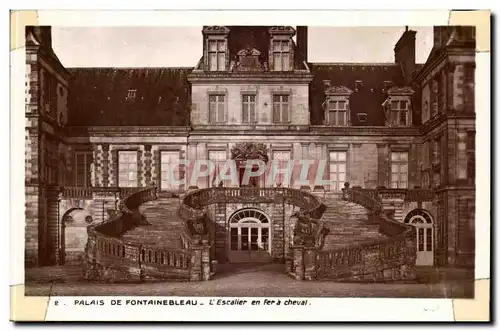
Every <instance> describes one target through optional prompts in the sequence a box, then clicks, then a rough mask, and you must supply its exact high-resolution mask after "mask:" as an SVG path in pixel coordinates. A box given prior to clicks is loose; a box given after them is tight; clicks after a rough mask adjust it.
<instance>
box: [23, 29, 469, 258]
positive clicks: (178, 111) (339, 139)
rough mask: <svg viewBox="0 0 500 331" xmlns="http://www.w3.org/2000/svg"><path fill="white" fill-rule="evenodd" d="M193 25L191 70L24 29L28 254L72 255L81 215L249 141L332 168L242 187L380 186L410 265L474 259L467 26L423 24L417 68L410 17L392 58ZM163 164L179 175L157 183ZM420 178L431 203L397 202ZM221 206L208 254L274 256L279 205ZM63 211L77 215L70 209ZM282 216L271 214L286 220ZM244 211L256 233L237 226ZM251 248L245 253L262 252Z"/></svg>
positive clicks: (101, 215)
mask: <svg viewBox="0 0 500 331" xmlns="http://www.w3.org/2000/svg"><path fill="white" fill-rule="evenodd" d="M200 33H202V34H203V53H202V54H200V60H199V61H198V63H196V64H194V67H191V68H65V67H64V66H63V65H62V64H61V62H60V61H59V60H58V58H57V55H56V54H55V53H54V51H53V49H52V46H51V28H50V27H27V29H26V87H25V88H26V127H25V132H26V145H25V146H26V154H25V156H26V160H25V169H26V181H25V185H26V245H25V247H26V254H25V263H26V265H27V266H37V265H53V264H62V263H69V262H70V261H72V260H74V259H77V256H78V254H81V253H83V252H84V249H85V244H86V240H87V237H86V227H87V226H88V225H89V224H95V223H99V222H102V221H104V220H106V219H107V218H108V217H109V215H112V214H113V213H114V211H115V210H116V209H117V208H118V207H117V206H118V204H119V200H120V197H121V196H120V194H121V193H120V192H125V191H127V189H132V188H138V187H148V186H151V185H154V186H156V187H157V188H158V190H159V192H160V195H161V194H162V192H173V193H176V194H179V195H180V196H181V197H182V196H183V195H184V194H185V193H186V192H190V191H192V190H197V189H203V188H209V187H212V186H214V185H219V184H220V183H214V180H213V176H214V173H212V174H210V176H208V177H206V178H200V179H199V180H197V181H196V182H195V183H193V182H192V181H190V176H191V171H190V170H189V169H186V168H182V167H177V166H176V165H177V164H178V163H179V162H180V160H189V161H193V160H201V159H207V160H212V161H214V162H215V163H217V162H222V161H224V160H227V159H231V158H235V155H236V156H238V155H239V156H241V157H242V158H244V153H245V151H246V150H247V149H248V150H250V152H252V153H257V154H259V155H265V158H266V159H268V160H282V161H289V160H303V159H308V160H324V161H325V162H326V164H327V173H328V175H327V176H328V178H329V180H330V185H326V186H324V185H315V183H314V182H313V181H311V182H310V185H304V183H298V182H296V181H293V180H287V179H286V177H278V178H279V179H278V180H277V181H276V182H274V183H268V182H267V183H266V182H265V181H263V180H261V179H259V180H257V181H255V182H253V184H252V185H253V186H257V187H270V188H272V187H285V188H286V187H289V188H295V189H300V190H303V191H307V192H310V193H313V194H315V195H317V196H318V197H320V198H322V199H325V200H328V199H335V197H336V196H337V195H340V194H341V192H342V188H344V186H345V185H346V183H349V185H350V187H357V186H359V187H361V188H363V189H373V190H376V191H377V192H378V195H379V196H380V198H381V202H382V205H383V208H384V212H386V213H387V215H391V217H392V218H393V219H395V220H397V221H399V222H402V223H406V224H411V225H414V226H415V227H416V228H417V231H416V232H415V236H416V238H415V240H416V250H417V264H424V265H436V266H442V265H455V266H473V265H474V242H475V236H474V233H475V231H474V221H475V219H474V210H475V109H474V71H475V31H474V28H472V27H452V26H446V27H434V47H433V48H432V51H431V53H430V55H429V57H428V59H427V61H426V62H425V63H423V64H420V63H416V62H415V34H416V32H415V31H412V30H408V28H407V29H406V30H405V31H404V32H403V34H402V36H401V38H400V39H399V41H398V42H397V43H396V45H395V47H394V62H393V63H311V62H310V61H308V40H307V37H308V31H307V27H305V26H298V27H296V29H294V28H292V27H287V26H276V27H275V26H205V27H203V28H202V31H200ZM353 42H354V43H355V42H356V41H355V40H353ZM171 169H175V170H173V171H174V172H175V173H176V178H180V179H181V183H180V184H179V183H177V182H172V181H171V180H169V178H170V177H169V176H168V175H167V174H168V172H169V171H170V170H171ZM221 185H223V186H224V187H231V186H234V183H229V182H224V183H222V184H221ZM236 186H237V185H236ZM419 189H420V190H421V189H427V190H430V191H432V192H433V197H432V199H429V200H427V201H421V200H418V199H415V200H412V199H411V198H409V197H410V196H412V195H411V194H412V192H414V191H415V190H419ZM261 205H262V206H261ZM224 208H225V209H224V210H223V211H220V210H218V209H217V208H215V209H214V210H213V211H212V212H213V213H214V215H215V218H216V219H217V217H218V216H217V215H219V214H221V215H224V216H222V220H221V221H220V224H221V225H222V230H220V234H217V236H216V240H215V248H214V249H215V250H218V251H217V254H216V255H217V259H218V260H219V262H223V261H227V260H229V261H233V262H234V261H248V260H249V257H248V256H249V255H248V254H246V253H244V252H246V251H252V250H253V249H254V246H255V247H256V246H257V242H258V243H259V245H260V244H262V245H263V246H262V247H264V251H265V252H270V250H271V249H272V250H274V251H276V252H277V253H272V254H271V255H270V256H271V257H275V258H283V256H284V254H285V253H286V251H287V248H280V247H283V246H285V245H284V244H283V240H284V242H287V239H286V238H283V237H288V235H287V234H283V233H281V234H279V227H275V226H274V225H273V222H275V220H274V217H275V215H276V208H275V207H273V206H272V205H269V204H268V205H265V204H264V203H260V205H259V204H256V203H250V202H248V203H240V204H237V203H232V204H229V203H228V204H227V206H226V207H224ZM273 208H274V209H273ZM75 211H82V212H83V213H84V217H83V220H84V221H77V220H76V218H75V217H71V213H73V212H75ZM292 212H293V208H285V209H284V211H281V213H284V214H285V218H286V216H290V215H291V213H292ZM280 215H281V214H280ZM276 217H277V216H276ZM280 217H283V216H280ZM248 218H252V219H254V220H257V221H256V222H257V223H258V224H260V225H259V226H258V227H257V228H258V231H257V230H255V232H254V230H253V229H254V228H253V227H247V228H245V226H243V225H241V224H243V223H241V222H240V223H238V222H239V221H241V220H244V219H248ZM217 222H218V221H217ZM233 222H235V223H234V224H236V223H238V224H239V225H237V226H236V225H235V226H234V227H233V226H232V225H229V226H228V224H233ZM224 224H225V226H224ZM286 227H287V225H285V228H286ZM216 231H219V230H216ZM281 231H283V229H282V230H281ZM254 234H255V240H254ZM218 236H220V238H219V237H218ZM271 237H273V238H271ZM232 238H236V239H234V241H233V239H232ZM219 239H220V240H219ZM278 239H279V240H281V241H278V242H275V240H278ZM262 247H261V248H262ZM268 247H271V248H268ZM274 251H273V252H274ZM221 252H223V253H221ZM224 252H226V253H227V254H225V253H224ZM259 254H260V253H256V254H255V255H253V257H254V258H256V259H259V260H265V259H266V258H267V257H269V256H267V257H266V256H264V257H262V254H260V255H259ZM264 255H265V254H264ZM259 256H261V257H262V259H261V258H260V257H259ZM250 259H251V258H250Z"/></svg>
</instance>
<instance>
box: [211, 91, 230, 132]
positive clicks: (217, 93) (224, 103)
mask: <svg viewBox="0 0 500 331" xmlns="http://www.w3.org/2000/svg"><path fill="white" fill-rule="evenodd" d="M211 97H215V98H216V101H215V121H212V116H211V115H212V101H210V99H211ZM220 97H223V98H224V100H223V101H218V98H220ZM219 105H222V106H223V108H224V109H223V114H224V115H223V119H222V120H219V118H218V116H219ZM208 123H209V124H223V123H227V93H226V92H224V91H211V92H209V93H208Z"/></svg>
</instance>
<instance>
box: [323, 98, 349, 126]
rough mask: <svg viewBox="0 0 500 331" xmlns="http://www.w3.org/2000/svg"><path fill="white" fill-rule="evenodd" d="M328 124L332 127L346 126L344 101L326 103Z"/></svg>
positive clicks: (345, 103)
mask: <svg viewBox="0 0 500 331" xmlns="http://www.w3.org/2000/svg"><path fill="white" fill-rule="evenodd" d="M328 124H329V125H332V126H346V125H347V102H346V101H345V100H330V101H328Z"/></svg>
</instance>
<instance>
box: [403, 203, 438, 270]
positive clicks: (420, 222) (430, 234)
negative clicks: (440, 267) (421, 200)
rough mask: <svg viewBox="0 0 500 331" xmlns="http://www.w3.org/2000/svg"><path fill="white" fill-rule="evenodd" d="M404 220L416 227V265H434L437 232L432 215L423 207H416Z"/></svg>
mask: <svg viewBox="0 0 500 331" xmlns="http://www.w3.org/2000/svg"><path fill="white" fill-rule="evenodd" d="M404 222H405V223H406V224H409V225H413V226H414V227H415V228H416V246H417V247H416V249H417V261H416V265H429V266H431V265H433V264H434V237H435V234H434V221H433V219H432V216H431V215H430V214H429V212H427V211H425V210H423V209H415V210H412V211H411V212H409V213H408V215H406V217H405V221H404Z"/></svg>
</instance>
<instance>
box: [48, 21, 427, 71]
mask: <svg viewBox="0 0 500 331" xmlns="http://www.w3.org/2000/svg"><path fill="white" fill-rule="evenodd" d="M409 28H410V29H411V30H414V31H416V32H417V34H416V61H417V63H424V62H425V61H426V59H427V57H428V55H429V53H430V50H431V48H432V42H433V35H432V27H412V26H410V27H409ZM404 30H405V27H355V28H353V27H348V28H339V27H335V28H334V27H309V33H308V38H309V51H308V56H309V62H346V63H349V62H367V63H380V62H388V63H391V62H394V45H395V44H396V42H397V41H398V40H399V37H401V34H402V33H403V32H404ZM52 45H53V49H54V51H55V52H56V54H57V56H58V57H59V59H60V60H61V62H62V64H63V65H64V66H65V67H193V66H195V65H196V63H197V62H198V61H199V59H200V57H201V54H202V34H201V27H61V28H58V27H53V28H52Z"/></svg>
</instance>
